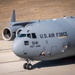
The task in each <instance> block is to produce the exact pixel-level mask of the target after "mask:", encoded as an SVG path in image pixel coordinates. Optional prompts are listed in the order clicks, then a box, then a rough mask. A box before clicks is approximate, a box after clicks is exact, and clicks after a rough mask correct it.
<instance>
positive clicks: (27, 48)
mask: <svg viewBox="0 0 75 75" xmlns="http://www.w3.org/2000/svg"><path fill="white" fill-rule="evenodd" d="M74 40H75V17H65V18H60V19H53V20H46V21H37V22H35V23H32V24H28V25H27V26H26V27H24V28H23V29H22V31H21V32H20V33H19V34H18V35H17V37H16V38H15V40H14V42H13V46H12V49H13V52H14V53H15V54H16V55H18V56H19V57H22V58H25V59H30V60H54V59H59V58H64V57H68V56H72V55H75V41H74Z"/></svg>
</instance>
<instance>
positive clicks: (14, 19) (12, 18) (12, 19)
mask: <svg viewBox="0 0 75 75" xmlns="http://www.w3.org/2000/svg"><path fill="white" fill-rule="evenodd" d="M11 22H16V15H15V10H13V11H12V16H11Z"/></svg>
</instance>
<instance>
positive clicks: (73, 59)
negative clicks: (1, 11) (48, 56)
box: [33, 56, 75, 69]
mask: <svg viewBox="0 0 75 75" xmlns="http://www.w3.org/2000/svg"><path fill="white" fill-rule="evenodd" d="M69 64H75V56H72V57H68V58H62V59H57V60H51V61H41V62H38V63H36V64H34V65H33V69H35V68H42V67H54V66H63V65H69Z"/></svg>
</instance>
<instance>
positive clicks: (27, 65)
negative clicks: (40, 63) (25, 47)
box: [23, 60, 33, 70]
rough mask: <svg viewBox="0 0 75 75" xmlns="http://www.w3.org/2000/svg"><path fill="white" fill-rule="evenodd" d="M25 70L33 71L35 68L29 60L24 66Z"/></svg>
mask: <svg viewBox="0 0 75 75" xmlns="http://www.w3.org/2000/svg"><path fill="white" fill-rule="evenodd" d="M23 68H24V69H28V70H31V69H32V68H33V66H32V64H31V63H29V60H27V63H25V64H24V65H23Z"/></svg>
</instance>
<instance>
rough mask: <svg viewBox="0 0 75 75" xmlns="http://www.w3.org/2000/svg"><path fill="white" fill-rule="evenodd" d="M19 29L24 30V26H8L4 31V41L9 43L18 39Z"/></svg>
mask: <svg viewBox="0 0 75 75" xmlns="http://www.w3.org/2000/svg"><path fill="white" fill-rule="evenodd" d="M19 28H22V26H8V27H6V28H4V29H3V31H2V37H3V39H4V40H7V41H10V40H14V39H15V37H16V31H17V30H18V29H19Z"/></svg>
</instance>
